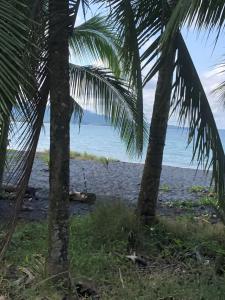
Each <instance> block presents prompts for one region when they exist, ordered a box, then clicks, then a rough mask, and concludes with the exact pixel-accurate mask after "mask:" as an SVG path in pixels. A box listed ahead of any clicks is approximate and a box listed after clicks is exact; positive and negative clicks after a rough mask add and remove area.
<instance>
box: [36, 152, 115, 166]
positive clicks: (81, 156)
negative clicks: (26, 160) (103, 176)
mask: <svg viewBox="0 0 225 300" xmlns="http://www.w3.org/2000/svg"><path fill="white" fill-rule="evenodd" d="M36 157H37V158H39V159H41V160H43V161H44V162H45V163H47V164H48V163H49V151H48V150H46V151H43V152H38V153H37V154H36ZM70 159H78V160H94V161H97V162H100V163H103V164H108V163H109V162H115V161H118V160H116V159H113V158H110V157H109V158H107V157H104V156H97V155H94V154H90V153H87V152H76V151H70Z"/></svg>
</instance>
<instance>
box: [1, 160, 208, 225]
mask: <svg viewBox="0 0 225 300" xmlns="http://www.w3.org/2000/svg"><path fill="white" fill-rule="evenodd" d="M142 171H143V164H134V163H126V162H110V163H109V164H108V165H106V164H104V163H100V162H97V161H86V160H85V161H83V160H74V159H72V160H71V164H70V182H71V183H70V190H71V191H80V192H82V191H85V190H86V189H87V191H88V192H89V193H95V194H96V195H97V201H96V204H98V203H99V202H101V201H114V200H116V199H120V200H122V201H125V202H126V203H127V204H128V205H135V204H136V201H137V196H138V192H139V188H140V182H141V176H142ZM48 176H49V173H48V166H47V164H46V163H45V162H44V161H42V160H38V159H36V160H35V163H34V167H33V171H32V175H31V179H30V183H29V186H30V187H34V188H35V189H36V196H37V199H36V200H32V203H30V205H31V207H32V210H30V211H29V210H28V211H23V212H21V214H20V217H21V218H25V219H29V220H39V219H44V218H46V216H47V210H48V188H49V183H48ZM85 181H86V184H85ZM209 185H210V174H208V175H206V174H205V173H204V172H203V171H201V170H199V171H198V172H196V170H194V169H186V168H177V167H170V166H163V169H162V176H161V189H160V194H159V204H160V203H163V202H168V201H188V200H197V199H199V197H200V195H199V194H198V193H196V192H193V191H191V188H192V187H193V186H205V187H208V186H209ZM8 202H9V201H6V200H1V201H0V218H1V219H5V218H7V217H8V215H9V214H10V211H11V210H12V206H13V205H12V204H11V205H9V203H8ZM94 207H95V205H88V204H81V203H74V202H72V203H71V205H70V212H71V215H73V214H76V215H82V214H86V213H87V212H89V211H92V210H93V209H94Z"/></svg>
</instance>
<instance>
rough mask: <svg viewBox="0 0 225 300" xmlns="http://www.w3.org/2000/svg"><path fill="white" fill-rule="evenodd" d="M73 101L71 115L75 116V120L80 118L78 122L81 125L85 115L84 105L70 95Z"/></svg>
mask: <svg viewBox="0 0 225 300" xmlns="http://www.w3.org/2000/svg"><path fill="white" fill-rule="evenodd" d="M70 101H71V116H72V115H73V116H74V120H75V121H76V120H78V124H79V126H80V124H81V122H82V118H83V115H84V110H83V108H82V106H81V105H80V104H79V103H78V102H77V101H76V100H75V99H74V98H73V97H72V96H70Z"/></svg>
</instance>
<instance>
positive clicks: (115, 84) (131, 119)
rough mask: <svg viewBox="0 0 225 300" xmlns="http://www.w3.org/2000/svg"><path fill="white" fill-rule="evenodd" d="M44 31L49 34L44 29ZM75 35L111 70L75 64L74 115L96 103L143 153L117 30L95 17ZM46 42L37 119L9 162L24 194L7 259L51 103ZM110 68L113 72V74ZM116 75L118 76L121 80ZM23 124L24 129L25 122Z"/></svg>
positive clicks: (81, 48)
mask: <svg viewBox="0 0 225 300" xmlns="http://www.w3.org/2000/svg"><path fill="white" fill-rule="evenodd" d="M71 11H74V14H73V19H75V18H76V11H77V7H75V8H74V10H71ZM42 12H43V11H42ZM37 13H38V14H39V13H40V9H37ZM36 18H37V19H38V18H39V19H40V16H39V15H38V17H36ZM44 20H45V19H44ZM74 23H75V21H74ZM41 28H45V26H43V27H42V26H41ZM35 32H36V30H35ZM43 32H44V33H46V30H43ZM69 36H70V39H69V42H70V46H71V49H72V51H74V54H75V55H76V57H78V58H80V59H84V58H85V57H87V56H90V57H92V58H94V59H101V60H102V61H103V62H105V63H106V66H108V67H107V68H99V67H98V68H97V67H90V66H86V67H84V66H78V65H74V64H69V75H70V86H71V93H70V109H69V112H70V116H71V107H72V109H73V110H74V111H75V113H78V114H79V116H81V115H82V109H81V107H80V106H79V105H78V104H77V103H76V101H75V100H74V99H78V98H83V99H84V100H85V101H86V102H87V101H90V102H91V101H92V100H93V99H94V100H95V101H94V105H95V108H96V111H97V112H100V113H103V114H104V115H105V116H106V118H107V119H108V120H110V121H111V123H112V125H113V126H114V127H115V128H116V129H117V130H118V131H119V133H120V136H121V138H122V139H123V140H124V141H125V142H126V144H127V150H128V151H135V150H136V149H137V146H139V148H138V149H137V150H138V151H139V152H140V151H141V147H140V145H141V144H143V136H141V135H139V136H138V137H137V138H136V131H137V128H138V126H137V125H138V117H139V116H138V114H137V113H136V98H135V95H134V94H133V92H132V90H131V89H130V86H129V85H128V84H127V82H126V80H123V79H119V78H118V77H117V76H119V75H120V68H121V66H120V62H119V60H118V58H117V55H116V53H117V48H118V47H119V45H118V44H117V43H115V33H114V32H113V31H112V29H111V26H110V25H109V24H108V23H105V20H104V19H103V18H101V17H93V18H92V19H91V20H89V21H87V22H86V23H84V24H82V25H80V26H78V27H77V28H76V29H71V28H70V30H69ZM40 40H41V41H42V40H43V39H42V38H40ZM46 44H47V42H45V43H44V51H42V52H41V54H40V55H39V56H40V62H39V63H38V64H37V66H35V67H36V73H38V74H39V72H40V75H39V77H38V78H39V79H38V80H37V82H38V84H37V86H39V91H38V94H37V97H36V98H34V99H33V102H34V103H35V105H36V109H35V113H34V114H33V115H32V114H31V116H30V119H31V120H32V122H31V123H30V124H28V128H27V129H26V130H25V131H24V135H23V136H22V139H23V143H22V144H21V150H22V151H18V152H17V153H15V156H14V157H13V158H15V159H11V162H12V163H10V162H9V170H11V172H9V174H10V175H11V177H10V178H9V179H10V180H11V182H14V183H15V184H16V185H17V190H18V192H17V202H16V211H15V214H14V216H13V219H12V227H11V230H9V232H8V234H7V236H6V239H5V240H4V243H3V244H4V246H3V248H2V256H3V255H4V252H5V250H6V246H7V244H8V242H9V241H10V239H11V236H12V233H13V230H14V227H15V222H16V215H17V211H18V210H19V208H20V205H21V203H22V199H23V194H24V191H25V189H26V187H27V184H28V181H29V176H30V173H31V169H32V165H33V160H34V156H35V152H36V147H37V142H38V139H39V135H40V130H41V126H42V124H43V118H44V112H45V108H46V105H47V100H48V95H49V84H50V79H49V74H48V69H49V68H48V64H49V62H48V60H46V57H47V55H46V53H48V51H47V47H46ZM45 47H46V48H45ZM46 61H47V64H46ZM43 62H44V63H43ZM108 68H110V69H111V70H112V71H113V73H112V71H110V69H108ZM114 74H116V76H115V75H114ZM71 104H72V105H71ZM22 126H24V124H23V125H22ZM139 126H140V125H139ZM141 126H142V125H141ZM140 132H141V130H140ZM15 161H16V166H15Z"/></svg>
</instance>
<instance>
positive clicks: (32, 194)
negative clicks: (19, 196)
mask: <svg viewBox="0 0 225 300" xmlns="http://www.w3.org/2000/svg"><path fill="white" fill-rule="evenodd" d="M3 191H4V192H5V193H9V194H13V195H15V196H16V192H17V188H16V187H15V186H12V185H6V186H3ZM13 195H12V196H13ZM24 198H31V199H32V200H36V199H37V197H36V189H35V188H33V187H27V188H26V192H25V195H24Z"/></svg>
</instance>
